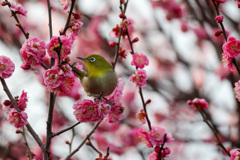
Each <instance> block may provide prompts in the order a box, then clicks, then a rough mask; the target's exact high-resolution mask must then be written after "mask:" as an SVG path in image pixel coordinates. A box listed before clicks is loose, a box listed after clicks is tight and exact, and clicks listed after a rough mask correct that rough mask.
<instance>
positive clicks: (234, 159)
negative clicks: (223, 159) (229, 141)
mask: <svg viewBox="0 0 240 160" xmlns="http://www.w3.org/2000/svg"><path fill="white" fill-rule="evenodd" d="M230 155H231V157H229V158H228V160H239V159H240V149H232V150H231V151H230Z"/></svg>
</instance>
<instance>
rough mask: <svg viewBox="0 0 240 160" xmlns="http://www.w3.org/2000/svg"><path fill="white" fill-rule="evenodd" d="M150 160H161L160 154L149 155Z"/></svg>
mask: <svg viewBox="0 0 240 160" xmlns="http://www.w3.org/2000/svg"><path fill="white" fill-rule="evenodd" d="M148 159H149V160H159V154H158V153H157V152H153V153H151V154H149V156H148Z"/></svg>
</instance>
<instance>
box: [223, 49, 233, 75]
mask: <svg viewBox="0 0 240 160" xmlns="http://www.w3.org/2000/svg"><path fill="white" fill-rule="evenodd" d="M222 64H223V67H224V68H225V69H226V70H227V72H230V71H233V70H234V66H233V63H232V60H231V58H230V57H229V55H228V54H227V52H223V53H222Z"/></svg>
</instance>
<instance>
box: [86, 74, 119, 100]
mask: <svg viewBox="0 0 240 160" xmlns="http://www.w3.org/2000/svg"><path fill="white" fill-rule="evenodd" d="M82 85H83V88H84V90H85V91H86V92H87V93H88V94H90V95H100V94H101V93H102V92H103V96H107V95H110V94H111V93H112V92H113V91H114V89H115V87H116V86H117V75H116V73H115V72H114V71H113V70H110V71H107V72H97V73H95V74H88V76H86V77H84V78H83V80H82Z"/></svg>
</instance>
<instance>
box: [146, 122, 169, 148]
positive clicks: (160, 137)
mask: <svg viewBox="0 0 240 160" xmlns="http://www.w3.org/2000/svg"><path fill="white" fill-rule="evenodd" d="M165 134H167V133H166V131H165V129H164V128H162V127H158V126H153V127H152V130H151V131H150V132H149V134H148V138H149V141H150V142H151V144H152V145H154V146H160V145H162V144H163V143H164V141H165V142H166V143H170V142H173V140H174V139H173V138H172V135H171V134H167V135H166V140H165V139H164V136H165Z"/></svg>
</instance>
